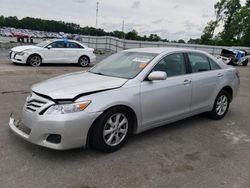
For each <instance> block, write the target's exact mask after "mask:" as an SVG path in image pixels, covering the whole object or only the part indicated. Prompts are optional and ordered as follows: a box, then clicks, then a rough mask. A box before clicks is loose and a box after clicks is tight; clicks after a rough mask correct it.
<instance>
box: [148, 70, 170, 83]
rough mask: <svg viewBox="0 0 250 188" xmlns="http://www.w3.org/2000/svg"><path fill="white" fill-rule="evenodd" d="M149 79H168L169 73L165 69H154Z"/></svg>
mask: <svg viewBox="0 0 250 188" xmlns="http://www.w3.org/2000/svg"><path fill="white" fill-rule="evenodd" d="M148 79H149V80H150V81H155V80H166V79H167V73H166V72H163V71H154V72H151V73H150V74H149V76H148Z"/></svg>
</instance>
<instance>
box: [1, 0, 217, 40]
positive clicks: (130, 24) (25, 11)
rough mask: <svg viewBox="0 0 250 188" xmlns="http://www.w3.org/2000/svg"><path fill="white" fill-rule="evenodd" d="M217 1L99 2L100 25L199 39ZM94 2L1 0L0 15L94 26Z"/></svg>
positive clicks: (149, 0) (172, 36)
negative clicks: (123, 24)
mask: <svg viewBox="0 0 250 188" xmlns="http://www.w3.org/2000/svg"><path fill="white" fill-rule="evenodd" d="M217 1H218V0H99V3H100V6H99V9H100V11H99V19H98V20H99V24H98V26H99V27H100V28H103V29H105V30H106V31H113V30H121V29H122V20H123V18H124V20H125V31H126V32H127V31H130V30H132V29H135V30H137V31H138V32H139V34H141V35H144V34H146V35H149V34H150V33H156V34H158V35H159V36H161V37H162V38H167V39H170V40H176V39H185V40H187V39H189V38H196V37H200V35H201V33H202V30H203V28H204V27H205V25H206V23H207V22H208V21H210V20H211V19H212V18H213V16H214V4H215V3H216V2H217ZM95 10H96V0H0V14H3V15H4V16H18V17H19V18H22V17H26V16H31V17H37V18H44V19H53V20H62V21H68V22H74V23H77V24H80V25H81V26H95V14H96V12H95Z"/></svg>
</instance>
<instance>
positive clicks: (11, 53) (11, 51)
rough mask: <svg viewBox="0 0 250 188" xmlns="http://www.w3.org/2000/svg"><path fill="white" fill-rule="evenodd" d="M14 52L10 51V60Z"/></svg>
mask: <svg viewBox="0 0 250 188" xmlns="http://www.w3.org/2000/svg"><path fill="white" fill-rule="evenodd" d="M11 55H12V51H10V59H11Z"/></svg>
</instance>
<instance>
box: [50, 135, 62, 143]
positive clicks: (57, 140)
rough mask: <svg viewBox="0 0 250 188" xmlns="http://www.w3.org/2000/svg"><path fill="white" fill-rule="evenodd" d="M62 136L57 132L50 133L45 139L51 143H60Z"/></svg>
mask: <svg viewBox="0 0 250 188" xmlns="http://www.w3.org/2000/svg"><path fill="white" fill-rule="evenodd" d="M61 139H62V136H61V135H59V134H50V135H49V136H48V137H47V139H46V141H47V142H50V143H53V144H60V143H61Z"/></svg>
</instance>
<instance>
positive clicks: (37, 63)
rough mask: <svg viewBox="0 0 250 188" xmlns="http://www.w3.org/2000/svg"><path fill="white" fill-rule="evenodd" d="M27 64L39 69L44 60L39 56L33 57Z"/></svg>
mask: <svg viewBox="0 0 250 188" xmlns="http://www.w3.org/2000/svg"><path fill="white" fill-rule="evenodd" d="M27 62H28V64H29V65H31V66H32V67H39V66H40V65H41V64H42V58H41V57H40V56H39V55H31V56H30V57H29V58H28V61H27Z"/></svg>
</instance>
